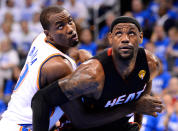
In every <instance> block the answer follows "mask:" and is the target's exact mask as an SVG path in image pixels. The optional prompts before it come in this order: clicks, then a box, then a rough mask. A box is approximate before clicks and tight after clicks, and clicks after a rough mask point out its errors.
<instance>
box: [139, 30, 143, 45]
mask: <svg viewBox="0 0 178 131" xmlns="http://www.w3.org/2000/svg"><path fill="white" fill-rule="evenodd" d="M142 42H143V32H140V35H139V44H141V43H142Z"/></svg>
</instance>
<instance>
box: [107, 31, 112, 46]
mask: <svg viewBox="0 0 178 131" xmlns="http://www.w3.org/2000/svg"><path fill="white" fill-rule="evenodd" d="M107 37H108V42H109V44H110V45H112V33H111V32H109V33H108V35H107Z"/></svg>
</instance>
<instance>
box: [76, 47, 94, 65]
mask: <svg viewBox="0 0 178 131" xmlns="http://www.w3.org/2000/svg"><path fill="white" fill-rule="evenodd" d="M78 54H79V61H80V62H81V63H83V62H84V61H87V60H88V59H89V58H91V57H92V55H91V54H90V53H89V52H88V51H86V50H82V49H81V50H79V51H78Z"/></svg>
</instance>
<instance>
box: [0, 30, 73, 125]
mask: <svg viewBox="0 0 178 131" xmlns="http://www.w3.org/2000/svg"><path fill="white" fill-rule="evenodd" d="M45 38H46V36H45V34H44V33H41V34H40V35H39V36H38V37H37V38H36V39H35V40H34V42H33V43H32V46H31V48H30V51H29V53H28V56H27V59H26V62H25V65H24V67H23V69H22V72H21V74H20V77H19V80H18V82H17V84H16V87H15V88H14V91H13V94H12V96H11V100H10V102H9V104H8V109H7V111H5V112H4V113H3V115H2V117H3V119H8V120H10V121H14V122H16V124H32V109H31V100H32V97H33V96H34V94H35V93H36V92H37V91H38V90H39V89H40V80H39V78H40V71H41V68H42V66H43V64H45V62H46V61H47V60H49V59H50V58H52V57H54V56H63V57H64V58H66V59H67V60H68V61H69V62H70V63H71V65H72V68H73V70H75V69H76V63H75V62H74V60H72V59H71V58H70V57H69V56H67V55H66V54H64V53H62V52H61V51H59V50H58V49H56V48H55V47H54V46H52V45H51V44H50V43H47V42H46V41H45ZM58 111H59V112H61V113H60V115H62V114H63V112H62V110H61V109H60V108H59V107H58ZM54 114H55V113H54ZM56 119H57V118H56ZM53 123H55V121H54V122H53Z"/></svg>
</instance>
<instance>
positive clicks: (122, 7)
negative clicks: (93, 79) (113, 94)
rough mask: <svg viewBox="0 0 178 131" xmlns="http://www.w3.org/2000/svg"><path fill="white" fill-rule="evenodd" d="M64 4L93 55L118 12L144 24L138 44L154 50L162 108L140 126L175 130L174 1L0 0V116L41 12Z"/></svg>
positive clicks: (177, 34)
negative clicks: (50, 6) (141, 37)
mask: <svg viewBox="0 0 178 131" xmlns="http://www.w3.org/2000/svg"><path fill="white" fill-rule="evenodd" d="M49 5H60V6H63V7H64V8H66V9H67V10H68V11H69V12H70V13H71V15H72V17H73V19H74V20H75V22H76V24H77V29H78V34H79V38H80V44H79V46H78V47H77V48H79V49H86V50H88V51H90V52H91V53H92V55H96V54H98V53H99V52H100V51H102V50H104V49H105V48H108V47H109V46H110V45H109V44H108V40H107V33H108V32H109V30H110V25H111V23H112V21H113V20H114V19H115V18H116V17H118V16H122V15H125V16H130V17H135V18H136V19H137V20H138V21H139V23H140V25H141V26H142V28H143V33H144V40H143V43H141V44H140V46H141V47H144V48H145V49H147V50H149V51H151V52H152V53H154V54H155V55H156V56H157V57H158V58H159V60H160V62H161V65H162V70H161V72H160V73H159V75H158V76H157V77H156V78H155V79H154V80H153V82H152V95H156V96H158V97H161V98H162V100H163V102H164V104H165V107H166V108H165V111H164V112H163V113H160V114H158V117H156V118H154V117H151V116H144V119H143V126H142V129H141V130H142V131H165V130H167V131H178V0H149V1H148V0H0V26H1V28H0V116H1V114H2V113H3V112H4V111H5V110H6V109H7V103H8V101H9V100H10V96H11V93H12V90H13V88H14V85H15V84H16V81H17V80H18V77H19V74H20V71H21V69H22V67H23V64H24V62H25V59H26V55H27V53H28V51H29V49H30V46H31V43H32V41H33V40H34V38H35V37H36V36H37V35H38V34H39V33H40V32H42V31H43V30H42V27H41V24H40V22H39V16H40V12H41V10H42V9H43V8H44V7H47V6H49Z"/></svg>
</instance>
